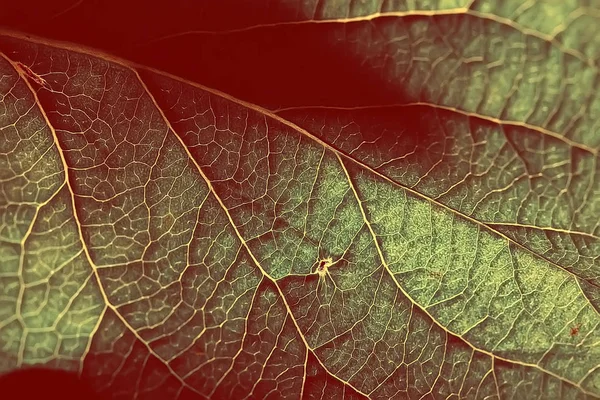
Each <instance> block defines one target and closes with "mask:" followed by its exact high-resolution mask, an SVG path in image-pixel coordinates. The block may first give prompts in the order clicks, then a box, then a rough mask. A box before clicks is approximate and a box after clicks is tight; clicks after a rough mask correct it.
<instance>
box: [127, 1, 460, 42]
mask: <svg viewBox="0 0 600 400" xmlns="http://www.w3.org/2000/svg"><path fill="white" fill-rule="evenodd" d="M468 12H469V10H468V7H457V8H448V9H445V10H410V11H390V12H376V13H373V14H367V15H362V16H357V17H344V18H326V19H305V20H299V21H284V22H268V23H264V24H257V25H249V26H245V27H242V28H233V29H227V30H221V31H217V30H202V29H198V30H189V31H184V32H177V33H173V34H170V35H164V36H160V37H157V38H154V39H151V40H148V41H145V42H143V43H140V44H138V46H147V45H150V44H152V43H156V42H162V41H165V40H170V39H176V38H180V37H184V36H193V35H215V36H217V35H229V34H234V33H242V32H249V31H253V30H258V29H263V28H277V27H285V26H302V25H322V24H337V23H341V24H348V23H352V22H365V21H372V20H375V19H378V18H385V17H398V18H402V17H410V16H422V17H435V16H438V15H464V14H465V13H468Z"/></svg>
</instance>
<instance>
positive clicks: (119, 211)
mask: <svg viewBox="0 0 600 400" xmlns="http://www.w3.org/2000/svg"><path fill="white" fill-rule="evenodd" d="M417 3H419V4H413V6H414V7H409V8H406V7H404V8H403V7H402V6H401V5H399V4H400V3H398V5H397V6H394V7H392V6H391V4H392V3H389V4H388V3H386V6H387V7H388V8H385V9H384V8H383V5H377V4H374V3H359V2H356V3H354V2H353V3H352V4H353V6H352V7H354V8H352V7H350V5H349V4H346V3H340V5H339V6H337V5H335V3H334V2H329V3H323V4H324V7H321V8H319V10H318V12H317V10H316V9H315V10H312V11H311V12H310V13H308V14H307V13H300V14H298V17H297V18H296V19H294V20H292V21H282V20H277V19H276V20H268V18H267V20H265V21H259V22H258V23H256V22H255V23H254V24H245V25H244V23H242V22H240V23H239V24H238V26H237V27H235V26H232V27H229V28H227V29H225V31H226V32H222V33H221V34H219V35H217V36H210V37H211V39H210V40H209V39H206V40H207V41H204V42H203V39H200V40H198V37H196V36H194V41H195V43H196V44H197V45H198V44H202V43H209V42H210V47H209V48H210V49H214V48H217V47H219V46H222V45H224V44H227V45H228V46H229V45H231V46H236V45H234V43H238V42H239V39H240V38H245V39H244V40H243V41H242V42H241V45H240V44H239V43H238V44H237V46H240V47H241V46H243V44H244V43H246V44H248V43H250V41H251V40H253V39H256V38H258V39H260V38H263V40H264V38H266V37H268V36H272V35H273V33H274V32H279V33H281V32H288V33H289V32H291V31H290V30H292V31H294V32H295V34H294V35H292V36H291V37H292V38H301V37H302V36H301V35H300V34H299V33H302V32H313V34H315V35H317V34H316V33H314V32H318V35H317V36H318V37H321V38H324V39H325V42H326V43H328V45H331V46H333V48H337V49H344V51H345V52H347V53H348V54H350V55H351V59H352V60H353V62H359V63H360V65H363V66H366V67H365V69H364V70H365V71H368V72H369V73H370V74H369V75H368V76H373V73H374V75H375V76H377V77H378V78H377V80H376V81H372V83H377V82H378V83H379V84H382V82H386V85H385V89H386V90H385V91H377V90H373V91H372V92H370V93H367V95H366V97H365V98H364V99H363V100H364V101H363V102H358V104H357V102H356V99H358V98H360V96H361V93H360V92H357V93H351V92H352V91H351V90H350V91H348V92H347V93H351V95H350V96H349V97H348V98H346V99H344V98H343V96H341V95H340V93H334V94H333V95H331V96H328V95H323V96H320V97H315V98H314V100H312V101H311V100H310V99H309V98H308V97H306V96H303V95H302V93H301V95H300V96H299V97H298V98H297V99H293V97H289V96H288V97H286V98H283V97H278V96H277V93H275V95H274V96H272V97H270V98H269V97H268V96H266V95H258V94H257V95H256V96H255V98H252V96H249V97H250V98H251V99H252V100H255V101H257V102H259V103H261V104H262V105H263V106H266V108H265V107H263V106H259V105H255V104H252V103H248V102H245V101H242V100H237V99H235V98H232V97H231V96H229V95H226V94H224V93H222V92H219V91H216V90H213V89H208V88H206V87H205V86H200V85H198V84H194V83H192V82H190V81H186V80H184V79H181V78H177V77H175V76H173V75H170V74H167V73H163V72H160V71H158V70H156V69H153V68H151V67H147V66H142V65H140V64H136V63H133V62H127V61H123V60H120V59H116V58H113V57H111V56H105V55H101V54H99V53H92V52H90V51H88V50H86V49H84V48H80V47H77V46H70V45H64V44H58V43H53V42H48V41H42V40H37V39H35V40H32V39H27V38H24V37H23V36H22V35H21V36H20V35H14V34H5V35H3V36H2V37H1V38H0V51H1V52H2V57H1V58H0V74H1V75H0V76H2V79H0V94H1V95H2V96H1V102H0V129H1V130H0V139H1V140H0V142H1V143H2V144H0V171H1V172H0V173H1V174H2V176H0V221H1V222H0V259H1V260H2V263H1V270H0V280H1V283H0V287H1V288H2V289H1V290H2V297H1V298H0V299H1V300H0V301H1V306H0V349H1V351H2V354H3V356H2V366H1V368H2V370H4V371H8V370H12V369H15V368H21V367H23V366H25V365H29V364H44V365H48V366H51V367H52V368H59V369H65V370H75V371H79V372H80V373H81V374H82V375H84V376H86V377H88V378H89V379H90V380H92V381H93V382H94V387H96V388H97V389H98V391H99V393H101V394H102V393H105V394H106V393H111V394H112V396H113V397H116V398H132V397H139V398H154V397H155V396H159V397H165V398H175V397H177V398H243V397H251V398H281V397H289V398H301V397H302V398H304V397H306V398H341V397H344V398H345V397H348V398H373V399H376V398H381V399H387V398H411V399H412V398H415V399H419V398H432V399H437V398H497V399H505V398H517V399H520V398H534V397H539V398H548V399H555V398H568V399H571V398H596V397H600V372H599V370H598V367H599V366H600V364H599V363H598V360H600V348H599V345H598V343H600V341H599V337H598V336H599V333H598V332H599V331H598V324H599V321H600V315H599V310H600V303H599V301H600V296H599V293H598V276H599V273H598V271H599V264H598V257H599V255H600V243H599V237H600V227H599V222H598V221H600V203H599V202H598V198H600V197H599V196H600V185H599V183H598V179H597V176H598V165H597V161H598V155H597V149H598V146H599V141H600V136H599V135H598V133H597V122H596V118H595V110H596V109H598V107H600V100H599V99H598V95H597V91H596V90H595V88H597V84H596V81H597V67H596V61H595V60H596V59H597V58H596V54H597V52H596V51H595V48H594V47H593V44H594V42H591V43H590V42H584V41H583V40H580V41H577V40H575V38H576V37H577V33H578V32H580V28H579V26H580V25H579V24H583V23H584V22H585V21H588V22H589V21H590V18H594V17H593V15H594V14H593V13H587V12H584V11H585V10H584V9H583V8H582V7H578V6H576V7H572V8H570V9H568V7H569V6H568V4H567V5H564V7H565V9H559V8H557V7H558V6H555V7H554V8H552V6H551V5H547V6H545V7H542V6H539V7H541V8H538V6H537V5H536V6H531V7H529V8H527V7H525V6H523V7H521V8H519V7H517V6H515V5H513V3H512V2H506V3H502V4H504V6H503V7H492V2H477V1H476V2H474V3H472V4H455V2H440V3H439V4H438V5H437V6H430V5H428V4H429V3H425V2H423V4H420V2H417ZM451 3H452V4H451ZM358 4H365V5H364V8H359V7H358V6H357V5H358ZM539 4H545V3H541V2H540V3H539ZM548 4H549V3H548ZM349 7H350V8H349ZM357 7H358V8H357ZM549 10H553V12H551V11H549ZM582 10H584V11H582ZM556 12H559V15H561V16H562V15H568V19H567V21H568V22H569V23H565V22H559V21H557V20H552V18H550V16H552V15H555V13H556ZM544 13H545V14H544ZM317 14H318V15H317ZM273 15H276V14H273ZM277 15H279V14H277ZM532 15H536V16H539V15H546V16H547V17H546V18H540V19H535V18H533V17H532ZM348 19H349V20H348ZM315 20H325V21H326V23H325V24H322V25H320V26H316V22H314V21H315ZM582 21H583V22H582ZM561 24H564V26H563V25H561ZM556 26H558V27H559V28H554V27H556ZM586 26H587V25H586ZM188 33H190V34H191V33H193V32H188ZM186 36H187V34H186V35H183V36H181V35H174V36H173V38H176V40H177V43H179V44H180V45H181V46H189V44H186V40H187V39H186ZM147 39H149V38H147ZM304 39H306V37H304ZM168 40H171V39H168ZM168 40H162V41H158V42H154V43H163V44H164V43H168ZM292 40H297V39H292ZM305 41H306V40H305ZM306 42H310V41H306ZM259 43H263V44H264V42H260V41H259ZM336 46H337V47H336ZM151 48H153V49H154V51H156V50H157V49H161V48H162V47H160V46H159V47H156V46H155V45H152V46H151ZM234 48H235V47H234ZM199 49H200V50H199V51H208V50H206V49H204V50H203V49H202V46H201V47H199ZM252 49H253V48H252V47H251V48H250V51H251V50H252ZM163 50H164V49H163ZM163 50H161V51H158V53H157V54H161V57H165V54H168V51H167V50H164V51H163ZM306 51H307V53H311V51H310V49H308V50H306ZM140 54H142V53H139V54H137V55H136V57H142V56H141V55H140ZM233 54H234V58H235V57H241V56H243V54H244V53H236V52H233ZM279 54H281V53H279ZM142 55H143V54H142ZM136 57H133V58H134V59H136ZM137 59H138V60H143V57H142V58H137ZM268 59H269V60H272V59H273V58H272V57H269V58H268ZM144 61H146V60H144ZM234 61H235V60H234ZM285 62H287V61H284V63H285ZM147 64H150V65H154V64H153V63H152V62H148V63H147ZM233 64H235V62H234V63H233ZM159 66H160V65H159ZM194 66H196V67H197V66H198V64H196V63H195V62H190V65H189V66H188V67H187V68H190V69H192V67H194ZM277 67H281V66H276V67H275V68H277ZM175 72H178V71H175ZM229 72H233V71H229ZM268 72H269V69H268V68H267V69H266V72H265V71H263V72H262V75H259V76H258V77H257V80H256V82H257V83H256V84H260V83H261V82H262V83H264V79H266V77H267V75H266V74H267V73H268ZM309 72H310V71H309ZM182 75H184V76H188V75H187V74H185V73H184V74H182ZM311 76H312V75H311ZM207 79H208V81H211V79H212V78H211V77H210V76H209V77H208V78H207ZM237 79H241V78H237ZM277 79H280V78H279V77H275V78H274V80H275V81H277ZM367 80H368V79H367ZM217 81H218V80H217ZM233 81H234V83H235V79H233ZM215 82H216V81H215ZM234 83H231V82H230V83H228V84H229V85H233V84H234ZM276 83H277V82H275V84H274V86H272V87H275V88H276V86H277V84H276ZM363 83H364V82H363ZM334 87H335V86H334ZM382 87H383V86H382ZM223 88H225V89H226V88H227V85H225V87H223ZM284 89H285V88H284ZM275 90H277V89H275ZM280 90H281V89H280ZM233 92H235V91H233ZM325 92H326V91H325ZM381 92H385V93H383V94H382V93H381ZM306 93H308V91H307V92H306ZM321 93H324V92H321ZM344 93H346V92H344ZM261 96H262V97H261ZM352 96H354V97H352ZM267 99H268V100H267ZM290 99H291V100H290ZM307 101H310V102H307ZM350 104H354V105H350ZM269 108H270V109H269Z"/></svg>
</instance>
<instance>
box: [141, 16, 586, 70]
mask: <svg viewBox="0 0 600 400" xmlns="http://www.w3.org/2000/svg"><path fill="white" fill-rule="evenodd" d="M579 14H582V15H584V14H583V12H581V13H579ZM591 14H592V13H591V12H588V14H585V15H591ZM444 15H459V16H460V15H470V16H473V17H477V18H479V19H483V20H487V21H492V22H496V23H498V24H501V25H504V26H508V27H510V28H513V29H515V30H517V31H519V32H521V33H522V34H524V35H528V36H532V37H535V38H538V39H540V40H543V41H546V42H548V43H551V44H552V45H553V46H555V47H556V48H558V49H559V50H560V51H561V52H563V53H565V54H569V55H571V56H573V57H575V58H577V59H578V60H580V61H582V62H583V63H585V64H587V65H588V66H589V67H591V68H593V69H597V67H596V64H595V61H594V60H592V59H591V58H589V57H587V56H586V55H585V54H584V53H582V52H581V51H579V50H577V49H575V48H572V47H569V46H567V45H565V44H563V43H562V42H560V41H559V40H558V39H556V37H555V35H551V34H547V33H544V32H541V31H538V30H535V29H532V28H528V27H526V26H524V25H522V24H520V23H518V22H515V21H513V20H511V19H510V18H506V17H502V16H499V15H496V14H492V13H486V12H481V11H477V10H471V9H470V5H469V6H467V7H458V8H449V9H445V10H410V11H384V12H376V13H372V14H367V15H362V16H357V17H344V18H324V19H306V20H300V21H284V22H271V23H264V24H256V25H249V26H245V27H242V28H233V29H226V30H221V31H219V30H201V29H198V30H189V31H184V32H177V33H173V34H170V35H164V36H160V37H157V38H154V39H151V40H148V41H145V42H140V43H138V44H137V46H139V47H143V46H148V45H151V44H153V43H157V42H161V41H166V40H170V39H177V38H180V37H184V36H194V35H215V36H217V35H229V34H236V33H242V32H249V31H254V30H259V29H268V28H277V27H286V26H302V25H320V24H348V23H352V22H371V21H374V20H376V19H382V18H392V17H396V18H405V17H436V16H444ZM594 17H597V16H596V15H594Z"/></svg>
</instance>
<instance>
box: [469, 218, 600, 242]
mask: <svg viewBox="0 0 600 400" xmlns="http://www.w3.org/2000/svg"><path fill="white" fill-rule="evenodd" d="M481 223H482V224H485V225H488V226H498V227H500V226H510V227H514V228H526V229H534V230H541V231H549V232H557V233H565V234H568V235H575V236H586V237H589V238H592V239H598V240H600V236H598V235H595V234H593V233H588V232H581V231H572V230H569V229H562V228H554V227H552V226H537V225H529V224H522V223H519V222H493V221H481Z"/></svg>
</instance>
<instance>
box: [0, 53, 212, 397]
mask: <svg viewBox="0 0 600 400" xmlns="http://www.w3.org/2000/svg"><path fill="white" fill-rule="evenodd" d="M0 54H2V55H3V56H4V57H5V58H7V59H9V58H8V57H7V56H6V55H5V54H3V53H0ZM9 60H10V59H9ZM11 64H13V66H14V65H15V63H14V62H12V60H11ZM15 70H16V71H17V72H18V69H16V68H15ZM19 75H20V74H19ZM22 79H23V81H24V82H25V84H26V85H27V86H28V88H29V90H30V92H31V95H32V96H33V97H34V99H35V103H36V104H37V106H38V109H39V110H40V113H41V114H42V116H43V118H44V121H45V123H46V125H47V126H48V128H50V131H51V132H52V139H53V141H54V146H56V149H57V151H58V154H59V156H60V160H61V163H62V167H63V169H64V171H65V177H66V178H65V181H66V186H67V188H68V189H69V193H70V196H69V197H70V198H71V207H72V209H73V220H74V221H75V225H76V226H77V234H78V236H79V240H80V242H81V247H82V249H83V253H84V254H85V257H86V259H87V261H88V263H89V265H90V267H91V268H92V271H93V273H94V277H95V278H96V281H97V282H98V288H99V290H100V295H101V296H102V297H103V299H104V303H105V304H106V306H108V307H109V308H110V309H111V310H112V311H113V312H114V313H115V315H116V316H117V318H119V320H121V322H122V323H123V325H125V327H126V328H127V329H129V330H130V331H131V333H132V334H133V335H134V336H135V337H136V339H138V340H139V341H140V342H141V343H143V344H144V346H145V347H146V349H147V350H148V352H149V353H150V354H151V355H153V356H154V357H156V359H158V360H161V361H162V362H163V364H164V365H165V367H166V368H167V369H168V370H169V372H170V373H171V374H172V375H173V376H174V377H175V378H176V379H177V380H178V381H179V382H180V383H181V384H182V385H184V386H186V387H189V388H190V390H192V391H193V392H195V393H198V394H201V393H200V392H198V391H197V390H196V389H194V388H193V387H191V386H189V385H188V384H187V383H186V382H185V381H184V380H182V379H181V378H180V377H179V376H178V375H177V374H176V373H175V371H174V370H173V369H172V368H171V366H170V365H169V363H167V362H165V361H164V360H163V359H162V358H161V357H160V356H159V355H158V354H157V353H156V352H155V351H154V349H152V347H150V346H149V345H148V343H147V342H146V341H145V340H143V339H142V337H141V336H140V335H139V334H138V333H137V331H136V330H135V329H134V328H133V327H132V326H131V325H130V324H129V322H127V320H126V319H125V318H124V317H123V316H122V315H121V314H120V313H119V312H118V310H117V308H116V307H115V306H114V305H112V304H111V303H110V302H109V301H108V296H107V295H106V291H105V290H104V286H103V285H102V280H101V279H100V276H99V274H98V268H97V267H96V265H95V264H94V261H93V260H92V256H91V255H90V253H89V249H88V248H87V245H86V243H85V240H84V238H83V230H82V226H81V223H80V222H79V218H78V215H77V214H78V212H77V207H76V205H75V191H74V190H73V187H72V185H71V182H70V180H69V178H68V176H69V169H68V165H67V161H66V159H65V156H64V153H63V152H62V148H61V146H60V143H59V141H58V135H57V134H56V130H55V129H54V126H53V125H52V124H51V122H50V119H49V118H48V115H47V114H46V110H44V108H43V107H42V106H41V103H40V100H39V98H38V95H37V92H36V91H35V89H34V88H33V87H32V86H31V84H30V83H29V81H28V80H27V79H25V78H22Z"/></svg>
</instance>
